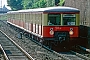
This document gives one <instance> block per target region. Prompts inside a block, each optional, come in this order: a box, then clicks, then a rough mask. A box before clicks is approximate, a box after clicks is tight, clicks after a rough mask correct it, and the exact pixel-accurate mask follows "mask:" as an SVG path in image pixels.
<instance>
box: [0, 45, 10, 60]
mask: <svg viewBox="0 0 90 60" xmlns="http://www.w3.org/2000/svg"><path fill="white" fill-rule="evenodd" d="M0 49H1V50H2V52H3V54H4V57H5V60H9V58H8V56H7V54H6V53H5V51H4V49H3V47H2V45H1V44H0Z"/></svg>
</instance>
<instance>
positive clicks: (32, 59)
mask: <svg viewBox="0 0 90 60" xmlns="http://www.w3.org/2000/svg"><path fill="white" fill-rule="evenodd" d="M0 32H1V33H3V34H4V35H5V36H6V37H7V38H8V39H9V40H10V41H11V42H13V43H14V44H15V45H16V46H17V47H18V48H19V49H20V50H21V51H22V52H23V53H24V54H25V55H26V56H27V57H28V59H30V60H35V59H34V58H33V57H31V56H30V54H28V53H27V52H26V51H25V50H23V49H22V48H21V47H20V46H19V45H18V44H17V43H16V42H14V41H13V40H12V39H11V38H10V37H8V36H7V35H6V34H5V33H4V32H3V31H1V30H0Z"/></svg>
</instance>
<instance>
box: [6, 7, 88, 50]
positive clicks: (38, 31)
mask: <svg viewBox="0 0 90 60" xmlns="http://www.w3.org/2000/svg"><path fill="white" fill-rule="evenodd" d="M7 17H8V21H7V22H8V24H10V25H12V26H15V27H17V28H18V29H20V30H21V31H25V33H27V35H28V36H29V37H31V38H32V39H35V40H37V41H39V42H40V43H42V44H44V45H46V46H49V47H50V48H51V49H53V50H55V51H60V50H61V49H62V48H69V47H71V46H76V45H81V46H87V43H88V40H87V27H85V26H83V25H82V26H81V25H80V11H79V10H78V9H76V8H72V7H60V6H58V7H47V8H38V9H28V10H19V11H10V12H8V13H7Z"/></svg>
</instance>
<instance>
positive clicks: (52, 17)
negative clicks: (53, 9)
mask: <svg viewBox="0 0 90 60" xmlns="http://www.w3.org/2000/svg"><path fill="white" fill-rule="evenodd" d="M60 19H61V16H60V14H49V15H48V25H60Z"/></svg>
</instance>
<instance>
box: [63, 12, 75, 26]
mask: <svg viewBox="0 0 90 60" xmlns="http://www.w3.org/2000/svg"><path fill="white" fill-rule="evenodd" d="M63 25H76V15H75V14H63Z"/></svg>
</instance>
